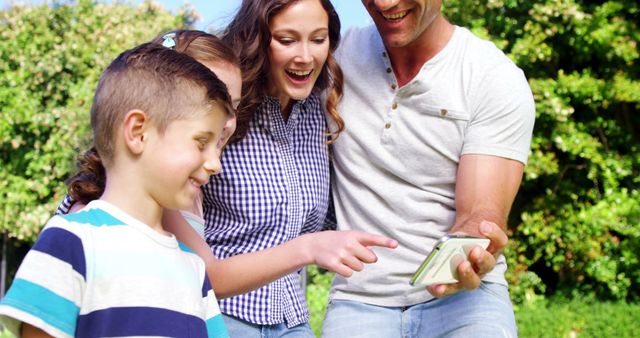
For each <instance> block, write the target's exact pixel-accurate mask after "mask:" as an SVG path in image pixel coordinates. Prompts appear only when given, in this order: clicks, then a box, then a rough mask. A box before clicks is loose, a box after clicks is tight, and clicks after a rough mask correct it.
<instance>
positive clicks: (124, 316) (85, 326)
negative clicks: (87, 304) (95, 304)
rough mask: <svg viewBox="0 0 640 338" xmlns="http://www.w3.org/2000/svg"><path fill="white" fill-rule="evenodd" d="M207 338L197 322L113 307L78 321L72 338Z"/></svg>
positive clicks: (176, 315) (174, 315) (181, 315)
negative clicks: (124, 337)
mask: <svg viewBox="0 0 640 338" xmlns="http://www.w3.org/2000/svg"><path fill="white" fill-rule="evenodd" d="M122 336H165V337H207V326H206V323H205V322H204V320H202V319H201V318H198V317H195V316H191V315H187V314H184V313H181V312H176V311H171V310H166V309H159V308H152V307H114V308H109V309H105V310H99V311H94V312H91V313H89V314H86V315H81V316H79V317H78V327H77V331H76V337H87V338H91V337H96V338H97V337H122Z"/></svg>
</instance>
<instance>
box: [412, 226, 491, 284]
mask: <svg viewBox="0 0 640 338" xmlns="http://www.w3.org/2000/svg"><path fill="white" fill-rule="evenodd" d="M489 243H490V240H489V239H488V238H478V237H470V236H463V235H447V236H444V237H442V238H440V239H439V240H438V242H436V244H435V245H434V246H433V250H431V252H430V253H429V255H428V256H427V258H426V259H425V260H424V262H422V264H421V265H420V267H419V268H418V270H417V271H416V273H415V274H414V275H413V277H412V278H411V281H410V282H409V283H410V284H411V285H414V286H415V285H424V286H427V285H431V284H452V283H457V282H458V278H457V275H458V273H457V271H456V268H457V267H458V264H460V263H462V262H463V261H466V260H467V257H468V256H469V252H470V251H471V249H473V248H474V247H475V246H476V245H477V246H480V247H482V248H483V249H485V250H486V249H487V247H489Z"/></svg>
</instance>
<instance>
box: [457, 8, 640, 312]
mask: <svg viewBox="0 0 640 338" xmlns="http://www.w3.org/2000/svg"><path fill="white" fill-rule="evenodd" d="M445 6H447V10H446V12H447V13H448V15H449V17H450V18H451V19H452V21H454V22H457V23H461V24H462V25H465V26H469V27H472V28H473V30H474V31H475V32H476V33H478V34H480V35H482V36H485V37H488V38H490V39H491V40H492V41H494V42H495V43H496V44H497V45H498V46H499V47H500V48H502V49H503V50H504V51H505V52H506V53H507V54H508V55H509V56H510V57H511V58H512V59H513V60H514V61H515V62H516V63H517V64H518V65H519V66H520V67H521V68H523V69H524V71H525V73H526V74H527V76H528V78H529V83H530V85H531V89H532V90H533V93H534V96H535V99H536V110H537V119H536V126H535V129H534V137H533V142H532V153H531V156H530V158H529V164H528V166H527V168H526V173H525V179H524V183H523V186H522V187H521V191H520V193H519V196H518V198H517V201H516V204H515V205H514V208H513V210H512V213H511V219H510V224H511V234H510V237H511V238H512V239H513V240H512V241H511V245H510V247H509V249H508V251H507V254H508V260H509V263H510V268H511V269H510V279H511V282H512V284H513V285H514V288H513V290H514V291H516V292H515V293H514V296H515V297H516V300H517V301H521V300H524V299H527V297H528V296H531V295H532V294H533V293H535V292H540V291H545V290H546V291H547V292H553V291H560V292H563V293H567V294H569V295H571V294H576V293H579V294H585V293H586V294H590V295H594V296H598V297H601V298H611V299H637V298H638V297H640V263H639V260H638V258H637V252H640V193H639V191H638V187H639V186H640V175H639V171H640V148H639V146H640V114H639V112H638V108H639V107H640V81H639V75H640V63H639V57H640V55H639V52H638V43H639V41H640V30H639V29H638V23H639V22H640V13H639V4H638V2H637V1H626V0H623V1H575V0H544V1H517V0H503V1H501V0H489V1H472V0H459V1H448V2H445ZM540 278H542V279H540ZM542 282H544V284H541V283H542Z"/></svg>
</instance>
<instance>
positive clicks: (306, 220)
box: [203, 94, 329, 327]
mask: <svg viewBox="0 0 640 338" xmlns="http://www.w3.org/2000/svg"><path fill="white" fill-rule="evenodd" d="M326 131H327V127H326V120H325V115H324V112H323V110H322V108H321V106H320V99H319V97H318V96H317V95H315V94H312V95H311V96H310V97H309V98H308V99H306V100H304V101H298V102H296V103H294V106H293V109H292V112H291V113H290V115H289V118H288V120H287V121H285V120H284V119H283V116H282V111H281V107H280V104H279V101H278V100H277V99H275V98H270V97H269V98H266V99H265V101H264V102H263V104H262V105H261V106H260V109H259V111H258V112H257V113H256V114H255V116H254V118H253V120H252V121H251V122H250V126H249V130H248V133H247V136H246V137H245V138H244V139H243V140H242V141H240V142H238V143H236V144H231V145H229V146H227V148H226V149H225V152H224V153H223V156H222V168H223V172H222V173H221V174H220V175H217V176H212V177H211V181H210V182H209V183H208V184H207V185H206V186H204V187H203V190H204V218H205V220H206V226H205V237H206V239H207V242H208V243H209V245H210V246H211V248H212V250H213V252H214V254H215V256H216V257H218V258H220V259H224V258H227V257H231V256H234V255H237V254H241V253H246V252H254V251H258V250H262V249H265V248H269V247H274V246H277V245H279V244H282V243H284V242H287V241H289V240H291V239H293V238H295V237H297V236H299V235H301V234H304V233H309V232H315V231H318V230H320V229H321V227H322V225H323V222H324V219H325V216H326V212H327V204H328V201H329V155H328V146H327V144H326ZM220 306H221V309H222V312H223V313H225V314H227V315H231V316H234V317H237V318H240V319H242V320H245V321H248V322H251V323H255V324H260V325H272V324H280V323H286V324H287V326H289V327H292V326H295V325H298V324H301V323H304V322H307V321H308V317H309V313H308V310H307V306H306V302H305V299H304V292H303V290H302V289H301V286H300V282H299V276H298V274H297V273H293V274H290V275H288V276H285V277H283V278H280V279H278V280H276V281H274V282H272V283H270V284H269V285H267V286H265V287H262V288H260V289H257V290H255V291H253V292H250V293H247V294H244V295H240V296H236V297H232V298H228V299H223V300H221V301H220Z"/></svg>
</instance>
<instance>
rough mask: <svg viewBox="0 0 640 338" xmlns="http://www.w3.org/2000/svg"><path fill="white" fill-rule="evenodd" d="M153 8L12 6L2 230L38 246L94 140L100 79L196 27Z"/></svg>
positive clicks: (3, 94) (0, 47) (4, 52)
mask: <svg viewBox="0 0 640 338" xmlns="http://www.w3.org/2000/svg"><path fill="white" fill-rule="evenodd" d="M193 21H194V16H193V13H192V11H191V10H189V9H188V8H183V9H182V10H181V11H180V13H178V14H176V15H173V14H170V13H168V12H167V11H166V10H164V9H163V8H161V7H158V6H157V5H154V4H153V3H151V2H145V3H143V4H142V5H139V6H134V5H130V4H122V3H119V4H98V3H96V2H93V1H87V0H82V1H77V2H71V3H70V4H61V3H53V4H48V3H47V4H43V5H41V6H12V7H10V8H9V9H7V10H4V11H2V12H0V41H2V43H0V70H1V74H2V75H1V76H0V115H1V116H2V118H1V119H0V230H1V231H3V232H5V233H7V234H8V235H9V236H10V237H12V238H16V239H19V240H25V241H32V240H33V239H35V236H36V235H37V233H38V231H39V230H40V228H41V227H42V225H43V224H44V223H45V222H46V221H47V219H48V218H49V217H51V215H52V211H53V210H55V207H56V206H57V203H59V202H60V201H61V200H62V196H64V194H65V193H66V189H65V188H64V183H63V181H64V179H65V178H67V177H68V176H69V175H70V173H71V172H72V171H73V168H74V167H73V163H74V159H75V157H76V156H77V154H78V152H79V151H81V150H83V149H84V148H85V147H86V146H87V145H88V144H89V140H90V129H89V118H88V117H89V114H88V111H89V107H90V105H91V100H92V96H93V90H94V88H95V86H96V85H97V81H98V78H99V76H100V73H101V71H102V70H103V69H104V68H105V67H106V66H107V65H108V63H109V62H110V61H111V60H112V59H113V58H114V57H115V56H116V55H117V54H118V53H120V52H122V51H123V50H125V49H127V48H131V47H133V46H134V45H136V44H138V43H141V42H144V41H146V40H149V39H151V38H152V37H154V36H155V35H157V34H159V33H160V32H162V31H165V30H168V29H173V28H175V27H183V26H186V25H190V24H191V23H192V22H193Z"/></svg>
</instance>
